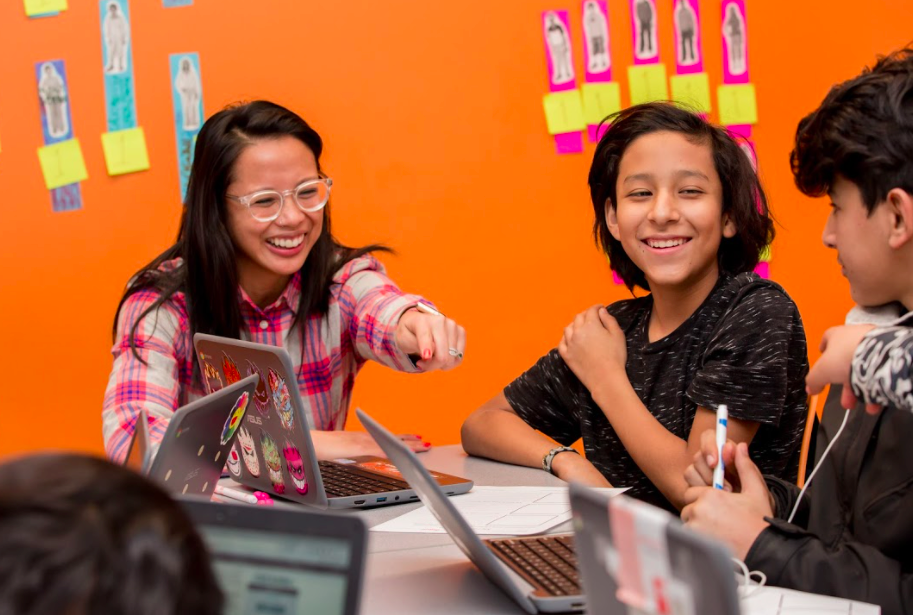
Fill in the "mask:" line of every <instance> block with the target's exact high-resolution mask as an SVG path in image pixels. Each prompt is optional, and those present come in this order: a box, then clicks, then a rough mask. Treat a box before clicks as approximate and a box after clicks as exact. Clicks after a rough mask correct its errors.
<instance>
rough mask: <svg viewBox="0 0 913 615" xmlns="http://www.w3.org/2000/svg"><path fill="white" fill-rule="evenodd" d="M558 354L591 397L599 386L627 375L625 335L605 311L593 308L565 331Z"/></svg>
mask: <svg viewBox="0 0 913 615" xmlns="http://www.w3.org/2000/svg"><path fill="white" fill-rule="evenodd" d="M558 353H559V354H560V355H561V358H562V359H564V362H565V363H567V366H568V367H570V368H571V371H573V372H574V375H576V376H577V378H579V379H580V381H581V382H582V383H583V384H584V386H585V387H586V388H587V389H588V390H589V391H590V392H591V393H592V392H593V391H594V387H595V386H596V385H597V384H604V383H605V381H606V380H607V379H608V378H610V377H612V376H614V375H617V374H622V375H624V374H625V362H626V361H627V358H628V349H627V346H626V344H625V334H624V331H622V330H621V327H619V326H618V322H617V321H616V320H615V319H614V318H612V316H610V315H609V313H608V311H606V309H605V307H603V306H601V305H594V306H593V307H591V308H590V309H588V310H587V311H585V312H582V313H580V314H578V315H577V317H576V318H574V322H572V323H571V324H569V325H568V326H567V327H565V328H564V336H563V337H562V338H561V342H560V343H559V344H558Z"/></svg>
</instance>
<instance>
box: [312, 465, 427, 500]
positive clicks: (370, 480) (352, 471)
mask: <svg viewBox="0 0 913 615" xmlns="http://www.w3.org/2000/svg"><path fill="white" fill-rule="evenodd" d="M317 465H318V466H319V467H320V476H321V478H323V488H324V490H325V491H326V492H327V496H328V497H331V498H341V497H347V496H352V495H368V494H371V493H386V492H388V491H403V490H404V489H409V488H410V487H409V484H408V483H407V482H406V481H402V480H397V479H395V478H387V477H385V476H380V475H378V474H371V473H370V472H365V471H363V470H361V469H359V468H353V467H351V466H346V465H342V464H339V463H333V462H332V461H320V462H318V464H317Z"/></svg>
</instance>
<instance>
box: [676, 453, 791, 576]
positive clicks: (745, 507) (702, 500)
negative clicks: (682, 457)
mask: <svg viewBox="0 0 913 615" xmlns="http://www.w3.org/2000/svg"><path fill="white" fill-rule="evenodd" d="M734 465H735V468H736V473H737V474H738V482H739V484H740V485H741V491H740V492H738V493H732V492H730V491H724V490H721V489H714V488H713V487H709V486H697V487H695V486H692V487H689V488H688V490H687V491H685V504H686V505H685V507H684V508H683V509H682V521H684V522H685V524H686V525H688V527H690V528H692V529H695V530H697V531H699V532H702V533H704V534H707V535H709V536H713V537H714V538H717V539H718V540H722V541H723V542H725V543H726V544H728V545H729V546H730V547H731V548H732V549H733V551H734V552H735V556H736V557H737V558H739V559H741V560H744V559H745V556H746V555H747V554H748V551H749V550H750V549H751V545H752V544H754V541H755V539H757V537H758V535H759V534H760V533H761V532H762V531H764V528H766V527H767V526H768V525H770V524H769V523H768V522H767V521H765V520H764V517H773V507H772V505H771V497H770V492H769V491H768V489H767V483H765V482H764V477H763V476H762V475H761V471H760V470H759V469H758V466H756V465H755V464H754V462H753V461H752V460H751V458H750V457H749V456H748V445H747V444H745V443H744V442H742V443H740V444H739V445H738V446H737V447H736V449H735V463H734ZM690 469H691V468H689V470H690ZM689 482H690V481H689Z"/></svg>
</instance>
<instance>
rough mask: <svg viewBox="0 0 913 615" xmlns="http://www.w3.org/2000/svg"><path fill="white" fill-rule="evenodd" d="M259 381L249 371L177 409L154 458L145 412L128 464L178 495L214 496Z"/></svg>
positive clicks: (135, 434) (141, 417)
mask: <svg viewBox="0 0 913 615" xmlns="http://www.w3.org/2000/svg"><path fill="white" fill-rule="evenodd" d="M258 380H259V378H258V377H257V376H249V377H247V378H245V379H243V380H240V381H238V382H237V383H235V384H233V385H232V386H230V387H226V388H224V389H222V390H221V391H219V392H218V393H216V394H214V395H207V396H206V397H201V398H200V399H197V400H196V401H193V402H191V403H189V404H187V405H186V406H184V407H183V408H179V409H177V410H176V411H175V413H174V415H173V416H172V417H171V420H170V421H169V423H168V428H167V429H166V430H165V435H164V436H163V437H162V442H161V444H160V445H159V448H158V452H157V453H156V454H155V456H154V457H153V456H152V447H151V446H150V444H149V432H148V427H147V426H148V423H147V422H146V412H145V411H141V412H140V416H139V418H138V419H137V421H136V428H135V429H134V432H133V438H132V440H131V443H130V446H129V448H128V451H127V457H126V459H125V462H124V465H126V466H127V467H130V468H132V469H134V470H136V471H137V472H140V473H141V474H146V475H147V476H149V478H151V479H153V480H155V481H157V482H158V483H160V484H162V485H163V486H164V487H165V488H166V489H167V490H168V491H169V492H170V493H172V494H176V495H195V496H204V497H211V496H212V494H213V491H215V488H216V484H217V483H218V482H219V477H220V476H221V474H222V468H223V467H224V466H225V463H226V460H227V459H228V453H229V451H230V450H231V448H232V446H233V445H234V442H235V439H236V437H237V434H238V428H239V427H240V426H241V420H242V419H243V418H244V415H245V413H246V412H248V411H249V409H250V406H251V405H252V404H251V399H252V397H253V395H254V392H255V391H256V388H257V382H258Z"/></svg>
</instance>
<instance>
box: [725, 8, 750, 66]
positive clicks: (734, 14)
mask: <svg viewBox="0 0 913 615" xmlns="http://www.w3.org/2000/svg"><path fill="white" fill-rule="evenodd" d="M721 8H722V13H723V14H722V20H723V21H722V24H723V83H748V81H749V76H748V28H747V20H746V19H745V0H723V4H722V5H721Z"/></svg>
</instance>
